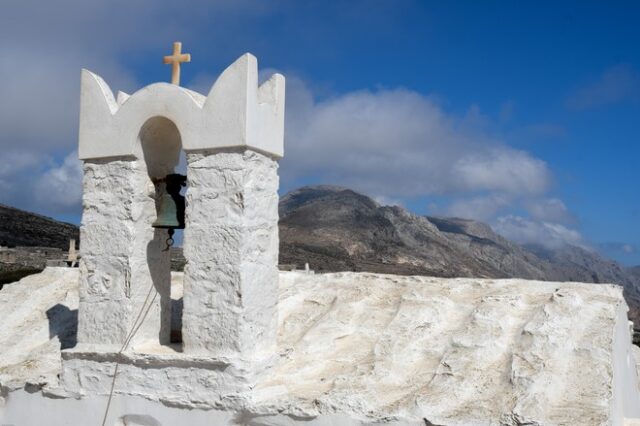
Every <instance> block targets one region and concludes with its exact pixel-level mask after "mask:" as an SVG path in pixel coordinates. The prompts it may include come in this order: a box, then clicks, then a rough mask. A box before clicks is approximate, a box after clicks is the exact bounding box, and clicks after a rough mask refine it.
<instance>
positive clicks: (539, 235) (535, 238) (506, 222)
mask: <svg viewBox="0 0 640 426" xmlns="http://www.w3.org/2000/svg"><path fill="white" fill-rule="evenodd" d="M493 229H494V230H495V231H496V232H497V233H499V234H500V235H502V236H503V237H505V238H507V239H509V240H511V241H514V242H516V243H518V244H533V245H540V246H542V247H546V248H548V249H557V248H560V247H562V246H564V245H566V244H570V245H574V246H578V247H582V248H585V249H590V247H589V246H588V245H587V243H586V242H585V241H584V238H583V237H582V235H580V233H579V232H578V231H576V230H574V229H570V228H567V227H565V226H564V225H560V224H557V223H549V222H536V221H533V220H530V219H526V218H523V217H521V216H515V215H508V216H503V217H500V218H498V219H497V221H496V222H495V223H494V224H493Z"/></svg>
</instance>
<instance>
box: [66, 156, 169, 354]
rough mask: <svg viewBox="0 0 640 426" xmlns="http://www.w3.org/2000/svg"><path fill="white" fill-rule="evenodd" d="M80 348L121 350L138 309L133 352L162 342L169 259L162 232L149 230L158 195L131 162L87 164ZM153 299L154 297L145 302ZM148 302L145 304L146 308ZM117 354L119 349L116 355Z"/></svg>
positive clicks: (140, 165) (140, 164) (139, 164)
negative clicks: (141, 319) (139, 345)
mask: <svg viewBox="0 0 640 426" xmlns="http://www.w3.org/2000/svg"><path fill="white" fill-rule="evenodd" d="M83 167H84V179H83V185H84V187H83V213H82V224H81V227H80V238H81V240H82V246H81V253H82V259H81V261H80V288H79V295H80V306H81V309H80V310H79V324H78V341H79V342H82V343H87V344H112V345H114V347H117V348H118V349H119V347H120V346H121V345H122V344H123V343H124V342H125V339H126V337H127V335H128V333H129V331H130V330H131V329H132V327H133V326H134V323H135V321H136V318H137V316H138V313H139V312H140V310H141V309H143V306H147V307H148V308H145V309H148V312H147V314H146V316H145V320H144V322H142V325H141V326H140V328H139V330H138V332H137V333H136V335H135V338H134V340H133V341H132V343H133V344H136V343H138V342H145V341H149V340H152V341H157V342H162V343H165V342H168V339H169V333H170V327H171V326H170V321H171V315H170V311H171V299H170V284H171V278H170V266H169V264H170V257H169V252H166V251H163V248H164V246H165V244H164V241H165V239H166V238H167V232H166V230H161V229H154V228H152V227H151V223H152V222H153V221H154V220H155V218H156V204H155V198H156V189H155V187H154V185H153V184H152V183H151V180H150V178H149V174H148V170H147V166H146V163H145V162H144V161H143V160H138V159H135V158H129V159H109V160H94V161H85V163H84V166H83ZM150 290H151V293H152V296H153V295H154V294H155V293H156V292H157V295H156V296H155V297H153V298H152V299H151V298H149V299H148V298H147V296H148V295H149V294H150ZM145 302H146V303H145ZM116 350H117V349H116Z"/></svg>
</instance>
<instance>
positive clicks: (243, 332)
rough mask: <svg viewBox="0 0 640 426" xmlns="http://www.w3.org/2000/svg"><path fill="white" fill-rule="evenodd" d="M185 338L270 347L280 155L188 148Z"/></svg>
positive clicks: (244, 349)
mask: <svg viewBox="0 0 640 426" xmlns="http://www.w3.org/2000/svg"><path fill="white" fill-rule="evenodd" d="M187 162H188V169H189V172H188V187H189V190H188V192H187V212H186V216H187V227H186V229H185V232H184V255H185V258H186V259H187V263H186V265H185V273H184V310H183V317H182V338H183V341H184V350H185V352H189V353H209V354H212V355H215V356H219V357H240V358H243V359H245V360H248V359H260V358H264V357H268V356H271V355H273V354H274V353H275V345H276V327H277V325H276V321H277V312H276V309H277V302H278V300H277V297H278V269H277V264H278V163H277V162H276V161H275V160H273V159H272V158H270V157H268V156H265V155H262V154H259V153H256V152H253V151H248V150H247V151H237V152H217V153H199V154H191V153H189V154H187Z"/></svg>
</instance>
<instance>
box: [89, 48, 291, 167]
mask: <svg viewBox="0 0 640 426" xmlns="http://www.w3.org/2000/svg"><path fill="white" fill-rule="evenodd" d="M81 86H82V87H81V98H80V134H79V148H78V155H79V157H80V159H81V160H88V159H95V158H107V157H120V156H134V155H136V152H139V151H138V150H137V149H136V144H138V143H139V140H138V139H139V133H140V129H141V128H142V126H143V125H144V124H145V122H146V121H147V120H149V119H150V118H153V117H157V116H161V117H165V118H167V119H169V120H171V121H172V122H173V123H174V124H175V125H176V127H177V128H178V130H179V132H180V136H181V139H182V147H183V149H184V150H185V151H193V150H208V149H218V148H232V147H246V148H251V149H255V150H257V151H260V152H263V153H266V154H270V155H273V156H275V157H278V158H281V157H282V156H283V154H284V149H283V139H284V90H285V89H284V88H285V82H284V77H283V76H282V75H280V74H274V75H273V76H272V77H271V78H270V79H269V80H267V81H266V82H265V83H263V84H262V85H261V86H258V61H257V59H256V57H255V56H253V55H251V54H250V53H246V54H244V55H243V56H241V57H240V58H239V59H238V60H236V61H235V62H234V63H233V64H231V65H230V66H229V67H228V68H227V69H226V70H225V71H224V72H223V73H222V74H221V75H220V77H218V80H217V81H216V82H215V83H214V85H213V87H212V88H211V90H210V91H209V95H208V96H207V97H205V96H203V95H201V94H200V93H197V92H194V91H192V90H188V89H185V88H183V87H180V86H176V85H173V84H168V83H155V84H151V85H149V86H147V87H144V88H142V89H140V90H138V91H137V92H135V93H134V94H133V95H127V94H126V93H123V92H118V95H117V99H116V98H114V96H113V92H112V91H111V89H110V88H109V86H108V85H107V84H106V83H105V82H104V80H103V79H102V78H100V77H99V76H97V75H96V74H93V73H92V72H90V71H87V70H82V84H81Z"/></svg>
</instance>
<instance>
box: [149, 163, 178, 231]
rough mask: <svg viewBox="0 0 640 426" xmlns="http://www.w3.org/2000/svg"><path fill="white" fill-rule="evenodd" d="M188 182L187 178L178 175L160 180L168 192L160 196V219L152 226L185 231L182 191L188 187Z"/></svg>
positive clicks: (171, 175)
mask: <svg viewBox="0 0 640 426" xmlns="http://www.w3.org/2000/svg"><path fill="white" fill-rule="evenodd" d="M186 180H187V177H186V176H183V175H178V174H170V175H167V176H166V177H165V178H164V179H161V180H160V181H164V182H165V184H166V192H164V193H163V194H162V195H161V196H160V200H159V203H158V217H157V219H156V220H155V222H153V224H152V225H151V226H153V227H154V228H162V229H170V230H173V229H184V206H185V202H184V197H183V196H182V195H180V190H181V188H182V187H183V186H185V185H186ZM156 182H158V181H156Z"/></svg>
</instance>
